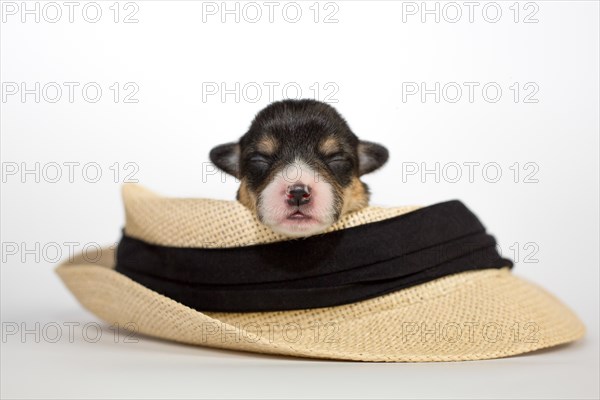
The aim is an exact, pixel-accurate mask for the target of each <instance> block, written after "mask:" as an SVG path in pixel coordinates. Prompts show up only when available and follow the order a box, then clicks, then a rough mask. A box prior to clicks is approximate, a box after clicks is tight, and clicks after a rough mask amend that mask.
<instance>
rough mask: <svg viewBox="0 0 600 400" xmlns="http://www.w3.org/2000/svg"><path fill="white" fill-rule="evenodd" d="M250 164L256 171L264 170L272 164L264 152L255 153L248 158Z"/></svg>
mask: <svg viewBox="0 0 600 400" xmlns="http://www.w3.org/2000/svg"><path fill="white" fill-rule="evenodd" d="M248 166H249V167H250V168H251V169H253V170H255V171H256V172H264V171H266V170H267V169H269V167H270V166H271V160H270V159H269V158H268V157H266V156H264V155H262V154H255V155H253V156H251V157H250V158H249V159H248Z"/></svg>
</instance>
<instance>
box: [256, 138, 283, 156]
mask: <svg viewBox="0 0 600 400" xmlns="http://www.w3.org/2000/svg"><path fill="white" fill-rule="evenodd" d="M277 147H279V143H277V139H275V138H274V137H273V136H270V135H265V136H263V137H262V138H261V139H260V140H259V141H258V143H257V145H256V150H258V151H259V152H261V153H263V154H266V155H271V154H274V153H275V152H276V151H277Z"/></svg>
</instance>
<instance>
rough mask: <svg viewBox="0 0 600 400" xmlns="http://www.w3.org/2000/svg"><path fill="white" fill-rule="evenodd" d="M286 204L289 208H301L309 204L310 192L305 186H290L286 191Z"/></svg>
mask: <svg viewBox="0 0 600 400" xmlns="http://www.w3.org/2000/svg"><path fill="white" fill-rule="evenodd" d="M286 195H287V203H288V204H289V205H290V206H301V205H303V204H307V203H308V202H310V190H309V189H308V186H305V185H292V186H290V187H288V190H287V193H286Z"/></svg>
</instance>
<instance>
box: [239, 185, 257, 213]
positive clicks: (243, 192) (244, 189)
mask: <svg viewBox="0 0 600 400" xmlns="http://www.w3.org/2000/svg"><path fill="white" fill-rule="evenodd" d="M237 199H238V201H239V202H240V203H242V204H243V205H244V206H246V207H247V208H248V209H249V210H250V211H252V213H253V214H254V215H256V196H255V195H254V193H252V192H251V191H250V190H249V189H248V184H247V183H246V181H244V180H242V183H241V184H240V188H239V189H238V193H237Z"/></svg>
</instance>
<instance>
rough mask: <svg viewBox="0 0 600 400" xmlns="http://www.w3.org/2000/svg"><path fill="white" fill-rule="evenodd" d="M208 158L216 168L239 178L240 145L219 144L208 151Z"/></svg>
mask: <svg viewBox="0 0 600 400" xmlns="http://www.w3.org/2000/svg"><path fill="white" fill-rule="evenodd" d="M209 157H210V161H212V162H213V164H215V165H216V166H217V167H219V168H220V169H222V170H223V171H225V172H227V173H228V174H229V175H233V176H235V177H236V178H239V175H240V145H239V144H238V143H225V144H221V145H219V146H217V147H215V148H214V149H212V150H211V151H210V155H209Z"/></svg>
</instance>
